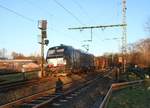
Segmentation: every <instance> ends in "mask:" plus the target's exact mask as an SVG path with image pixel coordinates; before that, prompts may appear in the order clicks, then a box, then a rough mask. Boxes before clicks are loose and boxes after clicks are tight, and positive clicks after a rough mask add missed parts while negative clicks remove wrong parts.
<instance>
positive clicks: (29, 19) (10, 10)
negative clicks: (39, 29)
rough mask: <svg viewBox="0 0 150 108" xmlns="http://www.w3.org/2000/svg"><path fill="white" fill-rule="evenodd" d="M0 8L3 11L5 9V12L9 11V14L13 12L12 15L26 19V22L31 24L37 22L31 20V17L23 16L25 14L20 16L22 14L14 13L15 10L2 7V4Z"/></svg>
mask: <svg viewBox="0 0 150 108" xmlns="http://www.w3.org/2000/svg"><path fill="white" fill-rule="evenodd" d="M0 8H2V9H4V10H7V11H9V12H11V13H13V14H15V15H17V16H19V17H21V18H23V19H25V20H28V21H30V22H34V21H35V20H33V19H31V18H29V17H27V16H25V15H23V14H20V13H18V12H16V11H14V10H12V9H9V8H8V7H5V6H3V5H1V4H0Z"/></svg>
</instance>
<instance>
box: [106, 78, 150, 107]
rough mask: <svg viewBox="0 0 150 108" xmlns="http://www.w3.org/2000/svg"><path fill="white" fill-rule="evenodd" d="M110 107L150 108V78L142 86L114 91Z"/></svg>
mask: <svg viewBox="0 0 150 108" xmlns="http://www.w3.org/2000/svg"><path fill="white" fill-rule="evenodd" d="M108 108H150V79H147V80H146V81H145V82H144V83H143V84H142V85H141V86H135V87H132V88H131V87H130V88H126V89H123V90H120V91H117V92H113V95H112V97H111V99H110V102H109V104H108Z"/></svg>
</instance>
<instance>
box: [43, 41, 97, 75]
mask: <svg viewBox="0 0 150 108" xmlns="http://www.w3.org/2000/svg"><path fill="white" fill-rule="evenodd" d="M46 61H47V67H48V68H49V69H50V71H51V72H52V73H56V74H62V75H63V74H65V75H66V73H67V74H71V73H78V72H89V71H93V70H94V56H93V55H92V54H89V53H86V52H83V51H81V50H78V49H75V48H73V47H72V46H66V45H62V44H61V45H60V46H55V47H51V48H49V49H48V51H47V56H46Z"/></svg>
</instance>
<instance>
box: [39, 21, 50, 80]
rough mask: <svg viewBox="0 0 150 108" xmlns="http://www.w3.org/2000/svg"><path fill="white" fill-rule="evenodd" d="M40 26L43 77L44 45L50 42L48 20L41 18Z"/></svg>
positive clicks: (42, 71)
mask: <svg viewBox="0 0 150 108" xmlns="http://www.w3.org/2000/svg"><path fill="white" fill-rule="evenodd" d="M38 28H39V29H40V30H41V42H39V44H41V74H42V77H43V76H44V75H45V73H44V45H48V44H49V40H47V39H46V38H47V20H39V21H38Z"/></svg>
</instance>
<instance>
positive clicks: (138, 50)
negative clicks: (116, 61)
mask: <svg viewBox="0 0 150 108" xmlns="http://www.w3.org/2000/svg"><path fill="white" fill-rule="evenodd" d="M128 49H129V55H130V56H129V57H128V61H129V62H130V63H132V64H138V65H140V66H141V67H149V66H150V38H147V39H142V40H140V41H138V42H136V43H133V44H130V45H129V48H128Z"/></svg>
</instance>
